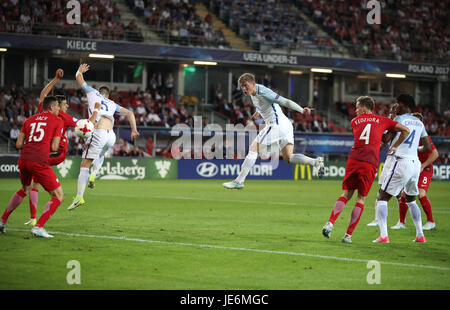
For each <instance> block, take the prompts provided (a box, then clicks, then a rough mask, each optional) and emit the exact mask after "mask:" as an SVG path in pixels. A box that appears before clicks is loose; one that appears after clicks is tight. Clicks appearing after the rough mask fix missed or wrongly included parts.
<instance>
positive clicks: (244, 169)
mask: <svg viewBox="0 0 450 310" xmlns="http://www.w3.org/2000/svg"><path fill="white" fill-rule="evenodd" d="M257 158H258V153H257V152H248V154H247V156H246V157H245V160H244V162H243V163H242V166H241V172H240V173H239V175H238V176H237V178H236V180H235V181H236V182H237V183H243V182H244V181H245V178H246V177H247V175H248V173H249V172H250V170H252V168H253V165H254V164H255V162H256V159H257Z"/></svg>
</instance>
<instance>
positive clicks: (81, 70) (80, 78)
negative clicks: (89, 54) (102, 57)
mask: <svg viewBox="0 0 450 310" xmlns="http://www.w3.org/2000/svg"><path fill="white" fill-rule="evenodd" d="M88 70H89V65H88V64H81V65H80V66H79V67H78V71H77V72H76V73H75V79H76V80H77V82H78V84H80V86H83V84H84V83H85V81H84V77H83V73H85V72H87V71H88Z"/></svg>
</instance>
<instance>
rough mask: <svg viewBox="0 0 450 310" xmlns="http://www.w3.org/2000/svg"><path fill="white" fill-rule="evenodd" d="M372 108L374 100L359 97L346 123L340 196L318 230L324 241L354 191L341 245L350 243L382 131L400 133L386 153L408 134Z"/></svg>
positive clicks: (374, 162)
mask: <svg viewBox="0 0 450 310" xmlns="http://www.w3.org/2000/svg"><path fill="white" fill-rule="evenodd" d="M374 105H375V101H374V100H373V99H372V98H371V97H368V96H361V97H359V98H358V99H356V114H357V116H356V117H355V118H354V119H352V121H351V123H350V125H351V127H352V131H353V139H354V143H353V146H352V148H351V150H350V154H349V156H348V159H347V166H346V168H345V176H344V180H343V181H342V189H343V190H344V193H343V194H342V195H341V196H340V197H339V198H338V200H337V201H336V203H335V205H334V208H333V211H331V215H330V218H329V219H328V222H327V223H326V224H325V226H323V228H322V234H323V235H324V236H325V237H326V238H330V234H331V231H332V229H333V227H334V223H335V221H336V219H337V218H338V216H339V214H340V213H341V212H342V210H343V209H344V207H345V205H346V204H347V202H348V201H349V200H350V199H351V198H352V196H353V193H354V192H355V190H358V196H357V198H356V204H355V207H354V208H353V211H352V214H351V218H350V224H349V225H348V228H347V232H346V234H345V235H344V237H343V238H342V242H343V243H352V239H351V238H352V234H353V231H354V230H355V228H356V225H358V222H359V219H360V217H361V214H362V212H363V210H364V202H365V200H366V197H367V195H368V194H369V191H370V188H371V186H372V183H373V181H374V179H375V174H376V172H377V167H378V161H379V155H380V145H381V139H382V135H383V132H384V131H385V130H393V131H400V137H399V139H398V140H397V141H396V142H395V143H394V144H393V145H392V146H391V148H390V149H389V152H388V153H391V152H395V151H396V150H397V148H398V147H399V145H400V144H401V143H402V142H403V141H404V140H405V139H406V137H408V134H409V130H408V128H406V127H405V126H404V125H402V124H399V123H398V122H395V121H393V120H391V119H389V118H387V117H383V116H379V115H376V114H373V113H372V110H373V108H374Z"/></svg>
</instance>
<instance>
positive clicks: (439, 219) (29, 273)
mask: <svg viewBox="0 0 450 310" xmlns="http://www.w3.org/2000/svg"><path fill="white" fill-rule="evenodd" d="M222 182H223V181H222V180H158V181H157V180H154V181H106V180H98V181H97V182H96V187H95V189H94V190H91V189H88V188H87V189H86V194H85V200H86V205H85V206H83V207H80V208H78V209H76V210H74V211H67V206H68V205H69V204H70V203H71V200H72V197H73V196H74V195H75V191H76V180H63V181H62V186H63V189H64V193H65V196H66V200H65V201H64V202H63V204H62V205H61V206H60V207H59V209H58V210H57V211H56V213H55V214H54V215H53V217H52V218H51V219H50V220H49V221H48V222H47V225H46V229H47V231H49V232H54V236H55V238H53V239H38V238H35V237H32V236H31V235H30V232H29V228H27V227H26V226H25V225H24V224H23V223H24V222H26V221H27V220H28V219H29V207H28V198H25V200H24V202H23V203H22V205H21V206H19V207H18V209H16V210H15V212H14V213H13V214H12V215H11V217H10V219H9V221H8V224H7V231H6V233H5V234H3V235H0V248H1V252H2V253H1V255H0V289H57V290H59V289H71V290H72V289H105V290H109V289H148V290H172V289H174V290H185V289H186V290H191V289H192V290H197V289H208V290H209V289H214V290H216V289H220V290H229V289H230V290H231V289H237V290H241V289H245V290H260V289H263V290H266V289H269V290H279V289H283V290H285V289H286V290H310V289H314V290H331V289H332V290H335V289H358V290H360V289H362V290H366V289H367V290H372V289H376V290H384V289H402V290H403V289H412V290H415V289H418V290H429V289H437V290H441V289H445V290H448V289H450V282H449V281H448V278H449V276H450V261H449V258H450V244H449V240H450V210H449V208H448V198H449V197H450V196H449V183H445V182H433V183H432V184H431V187H430V190H429V198H430V201H431V203H432V206H433V212H434V217H435V220H436V223H437V229H436V230H433V231H429V232H425V235H426V237H427V239H428V242H427V243H425V244H416V243H414V242H412V239H413V238H414V235H415V229H414V225H413V224H412V221H411V217H410V214H409V213H408V215H407V227H408V229H406V230H401V231H393V230H389V237H390V239H391V243H390V244H375V243H372V240H374V239H376V237H377V236H378V229H377V228H375V227H367V226H366V224H367V223H368V222H370V221H372V219H373V217H374V200H375V194H376V192H377V190H378V186H377V184H374V185H373V187H372V190H371V192H370V194H369V197H368V198H367V202H366V206H365V210H364V213H363V215H362V217H361V220H360V222H359V225H358V227H357V228H356V230H355V232H354V233H353V238H352V239H353V243H352V244H343V243H341V238H342V236H343V235H344V233H345V230H346V228H347V225H348V223H349V221H350V213H351V211H352V209H353V206H354V203H355V197H354V198H353V199H352V200H351V201H350V202H349V203H348V204H347V206H346V208H345V209H344V211H343V212H342V213H341V215H340V217H339V219H338V220H337V221H336V224H335V229H334V230H333V232H332V235H331V238H330V239H325V238H324V237H323V236H322V234H321V228H322V226H323V225H324V224H325V222H326V221H327V220H328V217H329V215H330V212H331V210H332V207H333V205H334V203H335V201H336V199H337V197H338V196H339V195H340V194H341V182H340V181H311V182H308V181H254V180H248V181H247V182H246V185H245V189H244V190H241V191H235V190H226V189H224V188H222V186H221V183H222ZM18 187H19V180H17V179H1V180H0V206H1V212H3V211H4V209H5V207H6V204H7V203H8V201H9V199H10V197H11V195H12V194H13V193H14V192H15V191H16V190H17V189H18ZM48 200H49V196H48V194H47V193H46V192H45V191H44V190H43V189H41V190H40V192H39V204H38V215H40V214H41V213H42V210H43V208H44V206H45V204H46V203H47V201H48ZM422 219H423V221H425V215H424V214H423V213H422ZM397 220H398V208H397V207H396V201H394V200H391V201H390V202H389V216H388V225H389V226H392V225H394V224H395V223H396V222H397ZM71 260H77V261H78V262H79V263H80V279H81V284H73V285H69V284H68V283H67V280H66V278H67V275H68V273H69V272H70V271H71V269H70V268H67V263H68V262H69V261H71ZM370 260H375V261H378V262H379V263H380V269H379V274H380V280H381V283H380V284H369V283H368V281H367V277H368V273H369V272H371V271H373V270H374V269H373V268H368V261H370Z"/></svg>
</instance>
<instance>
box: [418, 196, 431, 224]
mask: <svg viewBox="0 0 450 310" xmlns="http://www.w3.org/2000/svg"><path fill="white" fill-rule="evenodd" d="M419 201H420V204H421V205H422V208H423V211H424V212H425V214H426V215H427V222H434V220H433V214H432V212H431V203H430V201H429V200H428V198H427V196H423V197H422V198H419Z"/></svg>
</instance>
